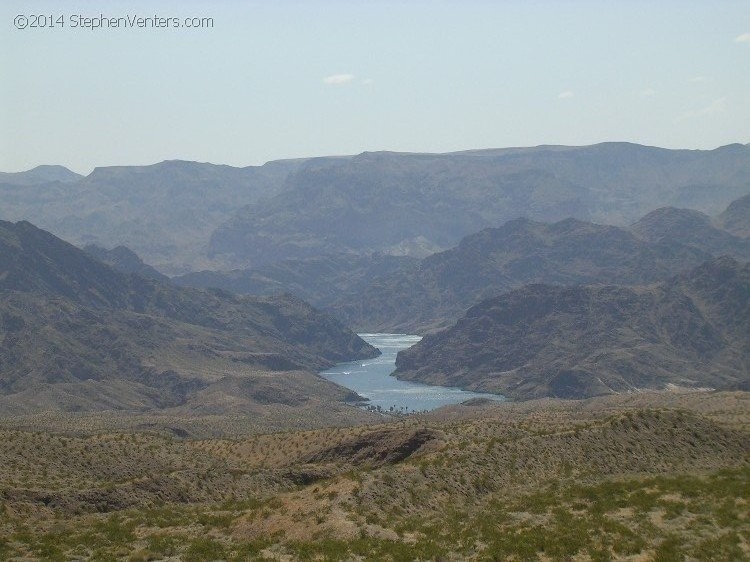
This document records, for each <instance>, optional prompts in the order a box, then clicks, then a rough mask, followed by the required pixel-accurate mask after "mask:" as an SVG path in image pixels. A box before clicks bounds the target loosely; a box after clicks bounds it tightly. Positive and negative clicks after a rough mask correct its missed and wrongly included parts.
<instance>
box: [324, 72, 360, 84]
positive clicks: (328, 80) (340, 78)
mask: <svg viewBox="0 0 750 562" xmlns="http://www.w3.org/2000/svg"><path fill="white" fill-rule="evenodd" d="M352 80H354V74H332V75H331V76H326V77H325V78H323V84H327V85H329V86H341V85H342V84H348V83H349V82H351V81H352Z"/></svg>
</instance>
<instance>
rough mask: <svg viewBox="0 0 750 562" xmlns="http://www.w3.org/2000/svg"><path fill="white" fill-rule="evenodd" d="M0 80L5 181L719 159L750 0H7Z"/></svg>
mask: <svg viewBox="0 0 750 562" xmlns="http://www.w3.org/2000/svg"><path fill="white" fill-rule="evenodd" d="M136 18H144V19H142V20H141V22H140V24H141V25H142V26H144V27H139V26H138V22H137V20H136ZM145 18H149V19H145ZM172 18H175V19H172ZM192 18H198V19H196V20H192ZM202 18H208V19H210V22H207V23H205V24H203V27H192V28H186V27H185V23H184V22H185V20H186V19H191V23H192V22H195V24H196V25H198V26H200V20H201V19H202ZM159 19H161V21H160V22H159V23H158V24H157V20H159ZM165 21H166V22H168V27H167V26H165ZM175 21H177V22H178V23H179V24H180V27H179V28H175V27H174V24H173V22H175ZM108 22H114V23H108ZM96 25H99V26H100V27H98V28H95V26H96ZM157 25H158V26H157ZM0 73H1V74H0V171H5V172H15V171H21V170H25V169H30V168H33V167H34V166H37V165H40V164H61V165H64V166H67V167H68V168H70V169H72V170H74V171H76V172H79V173H83V174H88V173H89V172H91V170H92V169H93V168H94V167H97V166H113V165H143V164H152V163H156V162H159V161H162V160H168V159H182V160H196V161H200V162H213V163H216V164H229V165H232V166H248V165H259V164H263V163H264V162H267V161H270V160H276V159H285V158H298V157H310V156H322V155H339V154H358V153H360V152H363V151H376V150H392V151H405V152H451V151H458V150H468V149H481V148H499V147H509V146H536V145H539V144H565V145H587V144H593V143H597V142H604V141H628V142H636V143H640V144H646V145H652V146H661V147H666V148H689V149H713V148H716V147H718V146H722V145H726V144H730V143H735V142H739V143H743V144H745V143H750V1H747V0H745V1H722V0H714V1H707V0H706V1H690V0H683V1H668V0H660V1H658V2H656V1H649V2H644V1H639V0H628V1H615V0H609V1H593V0H591V1H576V0H568V1H563V0H556V1H552V0H548V1H521V0H508V1H500V0H498V1H475V0H463V1H438V0H435V1H429V2H428V1H420V0H411V1H408V2H407V1H400V2H396V1H374V0H371V1H358V0H348V1H334V0H307V1H301V0H300V1H291V0H276V1H273V2H271V1H262V2H247V1H245V2H240V1H229V0H224V1H221V0H220V1H213V2H197V1H189V0H188V1H184V0H183V1H151V2H143V1H127V0H119V1H117V0H116V1H112V2H92V1H80V0H79V1H67V0H55V1H46V2H34V1H25V2H20V1H15V0H5V1H4V2H2V3H0Z"/></svg>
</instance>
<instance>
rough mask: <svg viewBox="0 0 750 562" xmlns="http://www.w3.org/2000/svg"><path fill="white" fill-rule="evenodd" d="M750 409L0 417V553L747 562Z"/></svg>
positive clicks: (742, 405)
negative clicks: (236, 420) (308, 421)
mask: <svg viewBox="0 0 750 562" xmlns="http://www.w3.org/2000/svg"><path fill="white" fill-rule="evenodd" d="M748 400H749V398H748V395H747V394H746V393H741V392H738V393H686V394H675V393H653V394H639V395H631V396H617V397H609V398H599V399H594V400H590V401H587V402H562V401H556V402H549V401H540V402H529V403H516V404H513V403H502V404H491V405H484V406H481V407H466V406H454V407H450V408H446V409H443V410H440V411H436V412H434V413H432V414H429V415H420V416H411V417H409V418H401V419H397V420H394V421H392V422H390V423H387V424H381V425H379V426H359V427H339V428H336V427H332V428H326V429H315V430H302V431H285V432H278V433H256V434H253V433H249V432H248V427H249V426H243V427H245V430H244V434H243V432H242V431H239V430H237V429H234V430H231V431H230V432H229V434H228V435H225V436H222V428H230V427H231V424H230V423H229V420H228V419H222V418H221V417H216V418H214V419H213V421H214V422H215V425H213V426H212V422H211V420H209V419H206V418H204V419H201V420H197V419H196V420H193V423H194V424H195V425H194V427H196V428H197V427H202V428H203V429H202V430H201V431H196V433H202V432H204V433H205V434H208V433H213V435H215V436H214V437H213V438H208V437H204V438H201V439H195V438H192V439H191V438H187V439H186V438H178V437H175V435H174V434H172V433H170V432H168V431H161V429H160V428H162V427H164V426H161V425H159V424H156V425H148V426H145V427H144V426H141V428H140V430H133V429H130V430H128V431H126V430H123V429H119V430H116V431H113V430H112V429H107V427H108V426H107V424H106V423H104V420H103V419H102V420H97V419H96V417H95V416H94V417H92V416H90V415H87V416H83V417H77V418H76V417H70V418H68V419H67V420H66V423H64V424H61V425H60V426H59V427H57V430H58V431H52V427H51V425H50V424H48V423H47V421H45V420H44V419H43V418H36V419H35V418H25V419H24V420H23V424H21V425H25V427H24V428H23V429H13V428H11V427H10V426H11V422H10V421H9V420H6V421H5V422H4V423H3V424H2V428H1V429H0V456H1V457H2V458H3V459H4V461H5V462H4V463H2V465H0V498H2V507H3V509H2V510H0V539H1V540H0V557H2V558H3V559H15V560H115V559H118V560H119V559H124V560H132V561H138V560H162V559H169V558H170V557H172V558H173V559H176V560H212V559H213V560H238V561H239V560H262V559H271V560H284V559H293V560H356V559H364V560H394V561H397V560H564V559H582V560H632V559H635V558H640V559H644V560H682V559H685V558H688V559H694V560H718V559H721V560H734V559H742V558H745V557H747V556H748V553H750V550H749V545H750V509H749V507H748V506H749V505H750V504H749V503H748V500H747V498H749V497H750V435H749V434H748V431H747V427H748V425H747V424H748V421H750V420H748V418H749V417H750V408H747V407H746V405H747V403H748ZM124 418H125V416H124V415H123V418H122V419H121V422H122V423H124V422H123V420H124ZM76 420H77V422H78V423H76ZM35 421H36V422H38V423H39V425H38V426H37V427H35V428H32V427H31V426H32V425H33V422H35ZM111 421H112V420H110V422H109V423H111ZM141 421H142V420H141ZM162 422H163V423H165V424H166V423H169V427H174V426H175V424H179V423H187V422H186V421H185V420H182V421H179V420H176V419H172V420H167V419H166V418H165V419H163V420H162ZM136 425H138V424H134V425H133V427H135V426H136ZM76 426H77V429H74V428H75V427H76ZM109 427H110V428H111V427H113V426H109ZM413 436H421V437H420V438H419V439H417V438H416V437H413ZM414 439H416V441H414ZM407 443H413V445H412V446H411V448H407V449H404V447H406V446H407V445H406V444H407ZM404 450H405V451H406V453H403V452H402V453H399V454H398V455H391V456H389V453H388V451H404ZM404 454H405V456H404Z"/></svg>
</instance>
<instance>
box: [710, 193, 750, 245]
mask: <svg viewBox="0 0 750 562" xmlns="http://www.w3.org/2000/svg"><path fill="white" fill-rule="evenodd" d="M716 222H717V224H718V225H719V226H720V227H721V228H723V229H724V230H726V231H728V232H731V233H732V234H734V235H735V236H742V237H743V238H749V237H750V194H748V195H745V196H744V197H740V198H739V199H737V200H736V201H732V203H730V204H729V206H728V207H727V208H726V210H725V211H724V212H723V213H721V214H720V215H719V216H718V217H717V219H716Z"/></svg>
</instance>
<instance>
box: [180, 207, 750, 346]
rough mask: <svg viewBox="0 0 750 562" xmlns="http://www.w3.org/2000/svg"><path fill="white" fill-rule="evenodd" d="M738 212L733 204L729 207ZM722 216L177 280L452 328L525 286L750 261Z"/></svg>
mask: <svg viewBox="0 0 750 562" xmlns="http://www.w3.org/2000/svg"><path fill="white" fill-rule="evenodd" d="M739 201H740V202H741V201H742V199H740V200H739ZM736 207H737V205H736V204H735V203H732V204H731V205H730V206H729V207H728V209H732V208H736ZM727 212H728V211H724V212H723V213H722V214H721V215H719V216H718V217H716V218H715V219H711V218H710V217H708V216H707V215H705V214H703V213H701V212H699V211H693V210H688V209H676V208H670V207H667V208H661V209H657V210H656V211H652V212H651V213H649V214H647V215H646V216H645V217H643V218H641V219H640V220H639V221H637V222H636V223H635V224H633V225H632V226H631V227H629V228H622V227H616V226H606V225H600V224H594V223H591V222H585V221H580V220H576V219H565V220H562V221H559V222H556V223H553V224H549V223H542V222H537V221H532V220H529V219H516V220H512V221H509V222H507V223H506V224H504V225H503V226H501V227H499V228H487V229H484V230H482V231H481V232H478V233H475V234H471V235H469V236H467V237H465V238H464V239H463V240H461V242H460V243H459V244H458V245H457V246H455V247H453V248H451V249H449V250H445V251H443V252H438V253H435V254H432V255H430V256H428V257H426V258H424V259H422V260H417V259H415V258H409V257H396V256H383V255H381V254H372V255H369V256H364V257H362V256H359V257H352V256H350V255H347V254H338V255H334V256H330V255H329V256H320V257H316V258H307V259H286V260H283V261H281V262H277V263H275V264H269V265H266V266H260V267H258V268H252V269H248V270H238V271H233V272H228V273H219V272H208V271H206V272H201V273H193V274H188V275H185V276H181V277H177V278H175V279H174V281H175V282H176V283H178V284H181V285H188V286H196V287H219V288H222V289H225V290H229V291H233V292H238V293H247V294H276V293H279V292H284V291H290V292H292V293H294V294H296V295H298V296H300V297H302V298H304V299H306V300H308V301H309V302H311V303H312V304H314V305H315V306H317V307H321V308H323V309H325V310H328V311H329V312H331V313H332V314H334V315H335V316H337V317H338V318H339V319H341V320H342V321H343V322H344V323H345V324H347V325H349V326H352V327H353V328H355V329H357V330H360V331H369V332H371V331H396V332H417V333H425V332H429V331H434V330H436V329H438V328H442V327H447V326H449V325H451V324H452V323H453V322H455V321H456V320H457V319H458V318H459V316H460V315H461V314H463V313H464V312H465V311H466V309H468V308H469V307H470V306H472V305H473V304H476V303H478V302H479V301H480V300H482V299H483V298H487V297H490V296H494V295H498V294H500V293H502V292H505V291H507V290H509V289H512V288H516V287H520V286H522V285H523V284H526V283H553V284H565V285H573V284H578V283H619V284H627V285H636V284H643V283H651V282H655V281H659V280H663V279H666V278H667V277H669V276H671V275H675V274H677V273H679V272H680V271H684V270H686V269H690V268H692V267H695V266H697V265H698V264H700V263H702V262H704V261H706V260H708V259H710V258H712V257H718V256H721V255H729V256H732V257H735V258H737V259H740V260H747V259H750V239H748V238H742V237H739V236H735V235H733V234H730V233H729V232H727V231H725V230H722V229H721V228H719V227H718V226H715V224H720V222H721V219H720V217H722V216H725V214H726V213H727ZM735 224H736V225H737V226H738V228H741V227H742V225H743V224H744V225H747V224H750V218H749V219H744V220H743V217H742V216H741V215H738V216H737V218H736V220H735Z"/></svg>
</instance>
